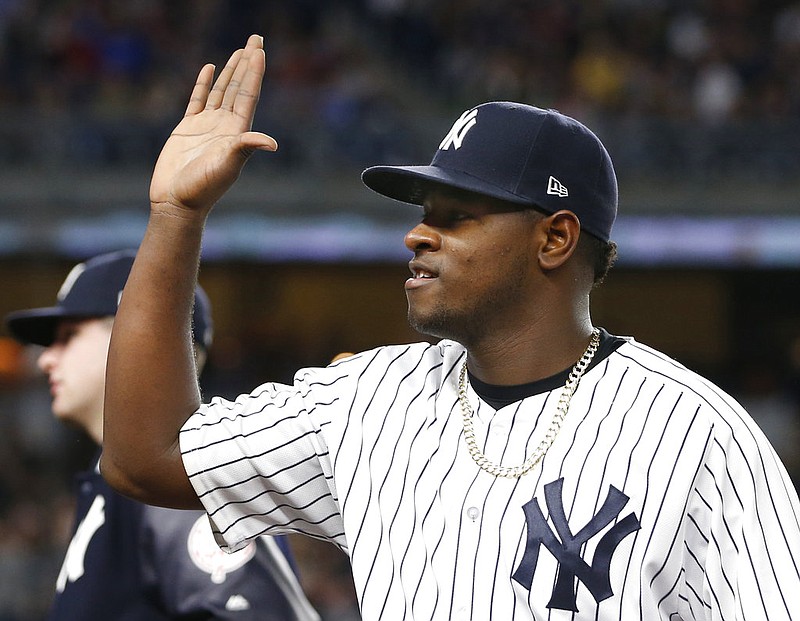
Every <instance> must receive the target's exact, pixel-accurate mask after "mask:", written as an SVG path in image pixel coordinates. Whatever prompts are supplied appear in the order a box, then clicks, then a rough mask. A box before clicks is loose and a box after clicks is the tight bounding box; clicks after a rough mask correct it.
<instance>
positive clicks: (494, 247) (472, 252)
mask: <svg viewBox="0 0 800 621" xmlns="http://www.w3.org/2000/svg"><path fill="white" fill-rule="evenodd" d="M540 219H541V216H540V215H539V214H537V213H536V212H533V211H532V210H529V209H519V208H515V207H514V206H509V205H507V204H504V203H500V202H499V201H492V200H488V199H485V198H481V197H479V196H477V195H474V194H470V193H465V192H450V191H448V192H433V193H431V195H430V196H429V197H428V199H427V200H426V201H425V206H424V212H423V217H422V221H421V222H420V223H419V224H418V225H417V226H416V227H414V228H413V229H412V230H411V231H409V232H408V233H407V234H406V238H405V243H406V246H407V247H408V248H409V249H410V250H411V251H412V252H414V259H412V260H411V261H410V262H409V267H410V269H411V272H412V277H411V278H409V279H408V280H407V281H406V296H407V298H408V317H409V322H410V323H411V325H412V327H414V328H415V329H416V330H418V331H420V332H422V333H424V334H430V335H432V336H436V337H439V338H450V339H454V340H458V341H460V342H461V343H462V344H465V345H472V346H474V345H475V344H477V343H479V342H481V339H482V338H483V337H484V336H485V335H488V334H495V335H500V334H502V333H503V331H504V330H511V331H513V330H514V329H515V326H517V325H519V323H520V321H524V319H525V318H526V317H528V316H529V313H530V306H531V304H532V302H533V298H532V292H533V278H532V275H533V273H534V272H535V267H536V265H535V262H536V255H535V252H533V250H532V248H533V244H532V243H531V239H532V238H531V235H532V233H533V231H534V229H535V226H536V223H537V222H538V221H539V220H540Z"/></svg>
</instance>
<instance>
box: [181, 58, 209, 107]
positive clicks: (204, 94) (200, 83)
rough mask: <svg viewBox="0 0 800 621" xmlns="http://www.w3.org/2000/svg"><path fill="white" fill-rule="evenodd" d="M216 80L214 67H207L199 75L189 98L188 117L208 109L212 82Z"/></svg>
mask: <svg viewBox="0 0 800 621" xmlns="http://www.w3.org/2000/svg"><path fill="white" fill-rule="evenodd" d="M213 79H214V65H211V64H209V65H206V66H204V67H203V68H202V69H201V70H200V73H198V74H197V81H196V82H195V84H194V88H193V89H192V94H191V95H190V96H189V104H188V105H187V106H186V115H187V116H188V115H190V114H197V113H198V112H201V111H202V110H203V108H205V107H206V101H207V100H208V90H209V88H211V82H212V80H213Z"/></svg>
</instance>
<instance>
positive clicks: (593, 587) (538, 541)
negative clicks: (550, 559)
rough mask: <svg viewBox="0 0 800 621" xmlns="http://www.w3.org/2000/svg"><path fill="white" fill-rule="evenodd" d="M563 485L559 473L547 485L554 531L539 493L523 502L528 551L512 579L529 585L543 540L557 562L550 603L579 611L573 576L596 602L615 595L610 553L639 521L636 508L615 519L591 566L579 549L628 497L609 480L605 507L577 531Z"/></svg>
mask: <svg viewBox="0 0 800 621" xmlns="http://www.w3.org/2000/svg"><path fill="white" fill-rule="evenodd" d="M563 485H564V479H563V478H561V479H558V480H557V481H553V482H552V483H548V484H547V485H545V486H544V495H545V501H546V503H547V509H548V511H549V512H550V518H551V519H552V521H553V524H555V527H556V532H555V533H554V532H553V531H552V530H551V529H550V527H549V526H548V524H547V519H545V517H544V514H543V513H542V510H541V508H540V507H539V501H538V500H537V499H536V498H534V499H533V500H532V501H530V502H528V503H526V504H525V505H524V506H523V507H522V510H523V511H524V512H525V521H526V522H527V525H528V537H527V542H526V544H525V553H524V554H523V556H522V560H521V561H520V564H519V567H517V570H516V571H515V572H514V575H513V576H512V578H513V579H514V580H515V581H516V582H518V583H519V584H521V585H522V586H524V587H525V588H526V589H528V590H530V588H531V584H532V583H533V575H534V573H535V572H536V564H537V562H538V560H539V549H540V548H541V546H542V544H544V547H545V548H547V549H548V550H549V551H550V554H552V555H553V556H554V557H555V558H556V561H558V577H557V578H556V584H555V587H554V588H553V593H552V596H551V597H550V601H549V602H548V604H547V607H548V608H556V609H558V610H572V611H574V612H578V607H577V605H576V602H575V600H576V595H577V594H576V590H575V578H576V577H577V578H578V580H580V581H581V582H582V583H583V584H584V586H585V587H586V588H587V589H589V592H590V593H591V594H592V597H594V599H595V601H596V602H598V603H599V602H601V601H603V600H604V599H607V598H609V597H611V596H612V595H613V594H614V592H613V591H612V590H611V576H610V571H611V557H612V555H613V554H614V551H615V550H616V549H617V546H618V545H619V544H620V543H621V542H622V540H623V539H624V538H625V537H627V536H628V535H630V534H631V533H632V532H634V531H637V530H639V528H640V524H639V519H638V518H637V517H636V515H635V514H634V513H629V514H628V515H626V516H625V517H624V518H622V519H621V520H619V521H618V522H617V523H616V524H614V526H612V527H611V528H610V529H609V530H608V532H606V534H605V535H603V537H602V538H601V539H600V541H599V542H598V544H597V547H596V548H595V551H594V558H593V559H592V564H591V565H589V564H588V563H587V562H586V561H585V560H583V558H581V548H582V547H583V545H584V544H585V543H586V542H587V541H588V540H589V539H591V538H592V537H594V536H595V535H597V533H599V532H600V531H601V530H603V529H604V528H605V527H606V526H608V525H609V524H610V523H611V522H612V521H613V520H615V519H616V518H618V517H619V514H620V512H621V511H622V509H623V508H624V507H625V505H626V504H627V503H628V497H627V496H626V495H625V494H623V493H622V492H621V491H619V490H618V489H617V488H616V487H614V486H613V485H609V486H608V495H607V496H606V499H605V502H603V506H602V507H600V510H599V511H598V512H597V513H596V514H595V515H594V517H593V518H592V519H591V520H589V523H588V524H586V525H585V526H584V527H583V528H581V529H580V530H579V531H578V532H577V534H575V535H573V534H572V529H571V528H570V527H569V524H568V523H567V516H566V514H565V512H564V502H563V499H562V488H563Z"/></svg>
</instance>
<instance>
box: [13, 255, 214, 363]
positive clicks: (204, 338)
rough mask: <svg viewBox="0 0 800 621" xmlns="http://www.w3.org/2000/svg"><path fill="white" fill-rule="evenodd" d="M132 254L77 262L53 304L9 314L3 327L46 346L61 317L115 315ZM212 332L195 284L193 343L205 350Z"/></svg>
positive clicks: (206, 305) (203, 296)
mask: <svg viewBox="0 0 800 621" xmlns="http://www.w3.org/2000/svg"><path fill="white" fill-rule="evenodd" d="M135 256H136V251H134V250H120V251H117V252H110V253H107V254H102V255H98V256H96V257H93V258H91V259H89V260H87V261H84V262H83V263H79V264H78V265H76V266H75V267H73V268H72V270H70V272H69V274H68V275H67V278H66V279H65V280H64V283H63V284H62V285H61V288H60V289H59V291H58V295H57V296H56V304H55V306H50V307H47V308H32V309H29V310H20V311H16V312H13V313H9V314H8V315H6V326H8V329H9V331H10V332H11V334H12V335H13V336H14V337H15V338H16V339H17V340H19V341H21V342H23V343H30V344H34V345H44V346H49V345H51V344H52V343H53V340H54V339H55V331H56V326H57V325H58V322H59V321H60V320H61V319H74V318H82V317H86V318H88V317H106V316H111V315H116V314H117V306H118V305H119V300H120V298H121V296H122V289H123V288H124V287H125V283H126V282H127V280H128V274H130V271H131V266H132V265H133V259H134V257H135ZM213 334H214V330H213V323H212V319H211V304H210V302H209V299H208V296H207V295H206V293H205V291H203V289H202V288H201V287H200V286H199V285H198V286H197V288H196V289H195V300H194V311H193V314H192V336H193V337H194V341H195V343H197V344H198V345H201V346H202V347H204V348H205V349H208V348H209V347H210V346H211V341H212V338H213Z"/></svg>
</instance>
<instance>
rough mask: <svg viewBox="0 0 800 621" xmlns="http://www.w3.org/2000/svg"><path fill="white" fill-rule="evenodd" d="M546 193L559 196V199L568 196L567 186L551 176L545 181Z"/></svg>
mask: <svg viewBox="0 0 800 621" xmlns="http://www.w3.org/2000/svg"><path fill="white" fill-rule="evenodd" d="M547 193H548V194H553V195H554V196H560V197H561V198H564V197H565V196H569V190H568V189H567V186H565V185H564V184H563V183H561V182H560V181H559V180H558V179H556V178H555V177H553V176H551V177H550V179H548V180H547Z"/></svg>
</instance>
